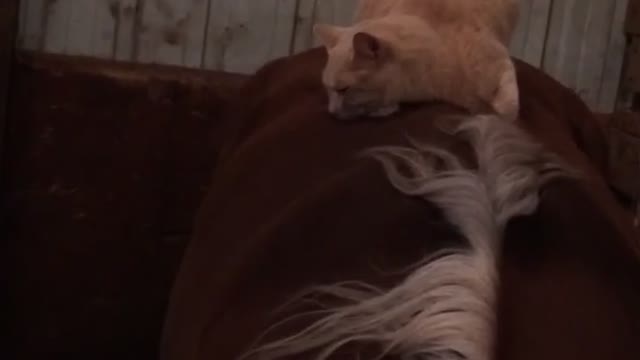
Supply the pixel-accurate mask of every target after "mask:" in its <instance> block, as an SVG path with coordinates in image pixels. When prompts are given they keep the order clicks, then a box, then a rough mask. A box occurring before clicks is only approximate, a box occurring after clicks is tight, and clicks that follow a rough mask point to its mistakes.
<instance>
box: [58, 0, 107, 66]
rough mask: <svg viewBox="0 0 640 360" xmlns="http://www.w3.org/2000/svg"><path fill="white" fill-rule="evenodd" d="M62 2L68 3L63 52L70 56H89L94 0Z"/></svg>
mask: <svg viewBox="0 0 640 360" xmlns="http://www.w3.org/2000/svg"><path fill="white" fill-rule="evenodd" d="M58 1H60V0H58ZM64 1H66V2H68V3H69V5H68V9H69V14H68V16H69V17H68V20H67V21H68V23H67V38H66V42H65V46H64V51H65V53H66V54H70V55H91V46H92V44H91V42H92V41H93V24H94V21H95V19H94V13H95V9H96V6H97V5H98V4H97V3H96V1H95V0H64Z"/></svg>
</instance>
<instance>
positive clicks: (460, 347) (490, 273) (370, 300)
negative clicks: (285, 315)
mask: <svg viewBox="0 0 640 360" xmlns="http://www.w3.org/2000/svg"><path fill="white" fill-rule="evenodd" d="M455 133H457V134H458V135H459V136H461V137H463V138H465V139H467V140H468V141H469V143H470V144H471V146H472V148H473V149H474V151H475V155H476V158H477V161H478V169H476V170H472V169H467V168H465V167H464V166H463V165H462V164H461V162H460V161H459V160H458V159H457V157H455V156H454V155H453V154H451V153H449V152H447V151H445V150H442V149H437V148H432V147H429V146H423V145H416V146H415V147H411V148H404V147H386V148H378V149H372V150H371V151H368V152H367V154H368V155H371V156H373V157H374V158H376V159H378V160H379V161H380V162H381V163H382V165H383V167H384V169H385V171H386V173H387V176H388V178H389V180H390V182H391V183H392V184H393V185H394V186H395V187H396V188H397V189H398V190H399V191H400V192H402V193H404V194H407V195H410V196H416V197H420V198H423V199H424V200H426V201H429V202H431V203H434V204H435V205H437V206H439V207H440V208H441V209H442V210H443V212H444V214H445V216H446V218H447V219H448V221H450V222H451V223H452V224H453V225H455V226H456V227H457V228H458V230H459V231H460V233H461V234H462V235H464V236H465V237H466V238H467V239H468V240H469V245H470V246H469V248H463V249H449V250H447V251H446V252H442V253H440V254H438V255H436V256H430V257H428V258H426V259H425V261H424V262H422V263H421V264H419V265H418V267H417V268H416V269H415V270H414V271H413V272H412V273H411V274H410V275H409V276H407V278H406V279H405V280H404V281H403V282H401V283H400V284H398V285H397V286H395V287H393V288H391V289H388V290H384V289H378V288H375V287H371V286H368V285H367V284H361V283H351V284H339V285H334V286H327V287H322V288H317V289H315V292H316V293H321V294H324V295H330V296H333V297H335V298H337V299H340V300H343V301H344V302H345V303H346V305H344V306H340V307H336V308H330V309H328V310H327V311H326V312H325V316H324V317H323V318H321V319H320V320H319V321H317V322H316V323H314V324H313V325H311V326H310V327H308V328H306V329H304V330H303V331H302V332H300V333H298V334H295V335H293V336H291V337H288V338H284V339H282V340H280V341H277V342H273V343H269V344H267V345H264V346H261V347H259V348H257V349H254V350H253V351H251V352H249V353H247V355H246V356H245V357H249V358H256V359H262V360H272V359H282V358H289V356H292V355H302V354H307V353H309V352H313V353H315V354H316V355H315V356H306V357H302V358H306V359H316V360H324V359H327V358H329V357H330V356H331V355H332V354H334V353H335V352H336V351H337V350H339V349H340V348H341V347H343V346H346V345H348V344H368V345H374V348H378V349H380V354H379V355H380V357H379V358H382V357H383V355H385V354H390V355H394V356H396V357H398V358H402V359H408V360H412V359H440V360H449V359H454V360H458V359H467V360H489V359H491V358H492V355H493V354H492V346H493V344H494V343H495V339H494V333H495V322H496V289H497V286H498V284H497V282H498V274H497V265H496V262H497V257H498V255H499V252H500V246H501V240H502V236H503V233H504V229H505V227H506V225H507V223H508V222H509V220H510V219H512V218H514V217H516V216H520V215H528V214H531V213H533V212H534V211H535V210H536V208H537V206H538V201H539V200H538V194H539V191H540V188H541V187H542V186H543V185H544V184H545V183H547V182H548V181H550V180H551V179H553V178H555V177H559V176H565V175H567V176H568V175H572V174H571V173H570V172H568V171H565V168H566V166H565V165H564V164H562V163H561V162H560V161H559V160H558V159H557V158H556V157H555V156H553V155H552V154H549V153H547V152H546V151H544V149H543V148H542V147H541V146H540V145H538V144H537V143H534V142H533V141H532V140H531V139H529V137H528V136H527V135H525V134H524V133H522V132H521V131H520V130H519V129H517V128H516V127H515V126H514V125H512V124H510V123H508V122H505V121H502V120H501V119H499V118H496V117H494V116H484V117H475V118H467V119H465V120H463V121H462V123H461V124H460V125H459V126H458V127H457V130H455ZM436 159H439V160H440V161H439V162H442V163H444V169H442V168H438V169H436V165H435V164H436V163H437V162H436V161H434V160H436ZM400 169H403V171H401V170H400ZM405 169H409V172H410V174H409V175H407V171H405ZM425 241H429V239H425ZM353 358H358V357H357V356H355V355H354V356H353ZM374 358H378V357H374Z"/></svg>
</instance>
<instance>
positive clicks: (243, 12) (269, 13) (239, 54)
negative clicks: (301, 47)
mask: <svg viewBox="0 0 640 360" xmlns="http://www.w3.org/2000/svg"><path fill="white" fill-rule="evenodd" d="M296 5H297V1H296V0H260V1H255V0H234V1H226V0H211V6H210V11H209V27H208V31H207V41H206V50H205V51H206V53H205V61H204V64H205V67H207V68H209V69H218V70H225V71H230V72H239V73H250V72H253V71H255V70H256V69H257V68H258V67H259V66H261V65H262V64H264V63H265V62H266V61H269V60H271V59H273V58H276V57H280V56H285V55H288V54H289V53H290V50H291V46H292V41H293V31H294V21H295V15H296Z"/></svg>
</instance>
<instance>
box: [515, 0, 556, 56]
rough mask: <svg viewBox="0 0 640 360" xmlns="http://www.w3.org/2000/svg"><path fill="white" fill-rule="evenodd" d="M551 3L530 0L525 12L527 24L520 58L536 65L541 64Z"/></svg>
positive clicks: (541, 0)
mask: <svg viewBox="0 0 640 360" xmlns="http://www.w3.org/2000/svg"><path fill="white" fill-rule="evenodd" d="M551 3H552V1H551V0H531V4H530V7H529V9H528V13H527V16H528V21H527V25H528V26H527V32H526V35H525V37H524V39H523V44H522V50H521V53H520V56H521V59H523V60H524V61H526V62H528V63H530V64H531V65H534V66H536V67H540V66H542V57H543V55H544V47H545V42H546V40H547V32H548V29H549V15H550V14H551Z"/></svg>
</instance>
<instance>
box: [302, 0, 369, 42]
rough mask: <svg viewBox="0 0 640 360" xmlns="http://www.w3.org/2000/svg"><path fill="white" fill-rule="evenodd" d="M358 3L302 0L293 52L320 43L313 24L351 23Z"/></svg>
mask: <svg viewBox="0 0 640 360" xmlns="http://www.w3.org/2000/svg"><path fill="white" fill-rule="evenodd" d="M357 4H358V1H357V0H300V1H299V5H298V11H297V17H296V29H295V34H294V43H293V52H300V51H303V50H306V49H309V48H311V47H314V46H317V45H318V43H317V41H316V39H314V37H313V25H314V24H316V23H329V24H335V25H349V24H351V23H352V22H353V15H354V13H355V9H356V6H357Z"/></svg>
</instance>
